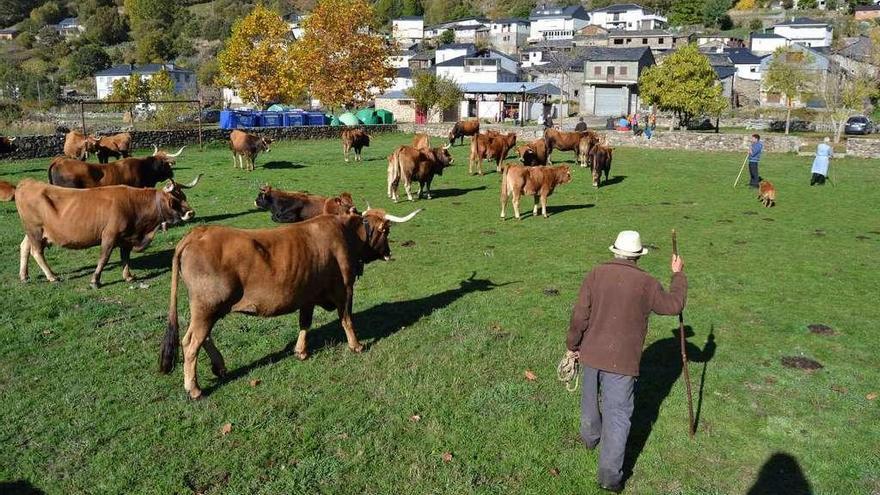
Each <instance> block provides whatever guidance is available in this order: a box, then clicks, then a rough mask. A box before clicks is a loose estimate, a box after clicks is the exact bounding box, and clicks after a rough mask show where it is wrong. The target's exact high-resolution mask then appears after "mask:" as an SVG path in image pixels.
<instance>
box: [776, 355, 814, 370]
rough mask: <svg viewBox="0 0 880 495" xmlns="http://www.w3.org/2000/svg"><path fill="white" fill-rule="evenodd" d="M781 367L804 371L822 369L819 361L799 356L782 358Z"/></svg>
mask: <svg viewBox="0 0 880 495" xmlns="http://www.w3.org/2000/svg"><path fill="white" fill-rule="evenodd" d="M782 365H783V366H785V367H786V368H794V369H798V370H804V371H816V370H819V369H822V368H823V367H824V366H822V364H821V363H820V362H819V361H815V360H813V359H810V358H805V357H801V356H784V357H783V358H782Z"/></svg>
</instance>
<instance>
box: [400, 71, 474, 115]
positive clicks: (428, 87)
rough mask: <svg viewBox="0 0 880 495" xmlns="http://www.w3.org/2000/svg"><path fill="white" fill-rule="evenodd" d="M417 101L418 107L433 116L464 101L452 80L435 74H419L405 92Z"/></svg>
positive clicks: (459, 89)
mask: <svg viewBox="0 0 880 495" xmlns="http://www.w3.org/2000/svg"><path fill="white" fill-rule="evenodd" d="M405 92H406V94H407V96H409V97H410V98H412V99H413V100H414V101H415V104H416V107H417V108H418V109H419V110H423V111H425V112H426V113H427V114H428V117H429V120H430V118H431V116H433V115H436V114H439V113H440V112H442V111H443V110H446V109H448V108H451V107H453V106H455V105H457V104H458V102H460V101H461V99H462V92H461V88H459V87H458V84H456V83H455V81H453V80H451V79H447V78H445V77H440V76H437V75H436V74H434V73H433V72H418V73H417V74H416V75H415V78H414V79H413V85H412V87H410V88H407V90H406V91H405Z"/></svg>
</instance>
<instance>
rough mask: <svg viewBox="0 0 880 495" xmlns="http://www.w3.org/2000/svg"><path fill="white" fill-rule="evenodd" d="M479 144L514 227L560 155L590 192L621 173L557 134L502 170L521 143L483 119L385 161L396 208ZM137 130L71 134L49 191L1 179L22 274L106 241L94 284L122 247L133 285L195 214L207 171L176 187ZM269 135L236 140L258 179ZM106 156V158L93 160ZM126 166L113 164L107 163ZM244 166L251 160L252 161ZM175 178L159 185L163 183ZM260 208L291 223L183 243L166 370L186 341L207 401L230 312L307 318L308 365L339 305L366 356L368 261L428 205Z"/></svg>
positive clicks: (193, 386) (541, 193)
mask: <svg viewBox="0 0 880 495" xmlns="http://www.w3.org/2000/svg"><path fill="white" fill-rule="evenodd" d="M463 136H471V149H470V156H469V167H468V168H469V170H468V172H469V174H470V173H475V172H476V173H479V174H481V175H482V173H483V171H482V161H483V160H485V159H491V160H494V161H495V165H496V170H498V171H499V172H501V174H502V178H501V217H502V218H504V216H505V208H506V204H507V202H508V199H509V198H512V199H513V209H514V214H515V216H516V218H520V214H519V201H520V197H521V196H522V195H524V194H525V195H531V196H533V197H534V199H535V207H534V210H533V212H534V215H536V216H537V213H538V204H540V206H541V209H542V214H543V215H544V216H545V217H546V216H547V197H548V196H549V195H550V194H552V193H553V190H554V189H555V188H556V187H557V186H559V185H561V184H566V183H568V182H570V181H571V170H570V168H569V167H568V166H564V165H563V166H553V165H552V163H551V161H550V154H551V153H552V152H553V151H554V150H558V151H574V152H575V153H576V157H577V160H578V162H579V163H580V165H581V166H584V167H587V166H589V167H591V168H592V169H593V184H594V185H595V186H598V184H599V177H600V174H601V173H602V172H604V173H605V177H606V180H607V177H608V171H609V169H610V166H611V156H612V152H611V149H610V148H608V147H607V146H605V145H604V144H602V143H601V142H600V140H599V138H598V136H597V135H596V134H595V133H593V132H590V131H586V132H573V133H572V132H560V131H558V130H555V129H549V130H548V131H547V132H545V135H544V138H542V139H538V140H536V141H534V142H532V143H528V144H526V145H525V146H520V147H519V148H516V151H517V154H518V155H519V159H520V161H521V162H522V164H509V163H508V164H505V163H504V160H505V159H506V158H507V155H508V153H509V152H510V151H511V150H513V149H514V148H515V147H516V135H515V134H514V133H508V134H501V133H498V132H494V131H487V132H485V133H480V129H479V122H477V121H464V122H459V123H457V124H456V125H455V127H454V128H453V130H452V131H451V132H450V134H449V143H448V144H446V145H445V146H439V147H431V144H430V140H429V138H428V136H427V135H424V134H419V135H416V137H415V138H414V140H413V142H412V144H411V145H408V146H399V147H397V148H396V149H395V150H394V151H393V152H392V153H391V154H390V155H389V157H388V196H389V197H390V198H391V199H393V200H394V201H395V202H396V201H397V200H398V196H397V188H398V185H399V183H400V181H403V185H404V189H405V191H406V194H407V198H408V199H409V200H412V199H413V195H412V191H411V185H412V183H413V182H418V184H419V191H418V193H417V195H418V197H420V198H421V197H422V196H423V195H424V196H425V197H427V198H430V197H431V183H432V181H433V179H434V177H435V176H437V175H442V174H443V169H444V168H446V167H448V166H450V165H451V164H452V163H453V158H452V155H451V154H450V152H449V148H450V147H451V146H452V145H453V143H454V141H455V140H456V139H458V140H460V141H461V140H463ZM342 141H343V154H344V158H345V160H346V161H348V157H349V153H350V151H352V150H353V151H354V156H355V160H358V161H360V160H361V152H362V150H363V148H364V147H366V146H369V144H370V136H369V135H368V134H367V133H366V131H364V130H363V129H346V130H344V131H343V133H342ZM131 143H132V139H131V135H130V134H128V133H122V134H117V135H113V136H103V137H95V136H88V135H85V134H82V133H80V132H77V131H70V132H69V133H68V134H67V136H66V140H65V144H64V156H59V157H57V158H55V159H53V160H52V161H51V163H50V165H49V168H48V171H47V176H48V183H44V182H40V181H36V180H32V179H24V180H22V181H21V182H19V183H18V184H17V185H13V184H10V183H8V182H4V181H0V200H2V201H13V200H14V201H15V206H16V209H17V210H18V214H19V217H20V218H21V223H22V227H23V229H24V234H25V235H24V238H23V240H22V242H21V246H20V265H19V277H20V279H21V280H22V281H23V282H26V281H27V280H28V262H29V259H30V257H33V258H34V260H35V261H36V262H37V265H38V266H39V267H40V269H41V270H42V271H43V274H44V275H45V276H46V278H47V279H48V280H49V281H51V282H55V281H57V280H58V277H57V276H56V275H55V273H54V272H53V271H52V270H51V268H50V267H49V265H48V264H47V263H46V259H45V257H44V255H43V253H44V250H45V248H46V247H47V246H48V245H51V244H54V245H58V246H61V247H65V248H69V249H84V248H89V247H93V246H100V247H101V250H100V256H99V259H98V264H97V266H96V268H95V271H94V274H93V275H92V278H91V285H92V286H93V287H95V288H97V287H100V284H101V272H102V271H103V269H104V266H105V265H106V263H107V261H108V259H109V257H110V255H111V253H112V251H113V249H115V248H117V247H118V248H119V252H120V258H121V261H122V268H123V270H122V276H123V278H124V279H125V280H126V281H132V280H134V276H133V275H132V273H131V269H130V267H129V258H130V255H131V251H132V250H134V251H136V252H140V251H143V250H144V249H146V248H147V246H148V245H149V244H150V242H151V241H152V239H153V238H154V237H155V235H156V233H157V232H158V231H159V230H160V229H162V230H164V229H166V228H167V226H169V225H174V224H177V223H181V222H185V221H188V220H191V219H192V218H194V216H195V211H194V209H193V208H192V207H191V206H190V205H189V203H188V201H187V197H186V194H185V190H186V189H189V188H192V187H195V186H196V185H197V184H198V182H199V180H200V178H201V174H199V175H198V176H196V177H195V178H194V179H193V180H192V181H191V182H190V183H188V184H180V183H178V182H176V181H175V180H174V165H175V163H176V159H177V158H178V157H179V156H180V155H181V153H182V152H183V150H184V148H181V149H180V150H178V151H177V152H176V153H168V152H165V151H162V150H160V149H159V148H158V147H156V146H154V147H153V153H152V154H151V155H150V156H146V157H132V156H131ZM271 143H272V140H271V139H269V138H265V137H260V136H255V135H251V134H247V133H245V132H243V131H233V132H232V133H231V135H230V149H231V151H232V156H233V165H234V166H236V167H241V168H247V169H249V170H253V168H254V163H255V161H256V158H257V156H258V154H259V153H261V152H268V151H269V148H270V145H271ZM13 144H14V138H9V139H7V138H0V145H2V146H10V147H11V146H12V145H13ZM90 154H95V155H96V156H97V158H98V161H99V163H97V164H96V163H89V162H88V161H86V160H88V157H89V156H90ZM110 157H113V158H116V160H115V161H112V162H110V161H109V158H110ZM245 160H246V163H245ZM160 183H164V184H163V185H162V187H160V188H158V189H157V188H156V186H157V184H160ZM254 203H255V205H256V207H257V208H259V209H262V210H267V211H269V212H270V213H271V218H272V220H273V221H275V222H278V223H284V224H286V225H283V226H280V227H276V228H267V229H247V230H246V229H236V228H231V227H225V226H219V225H211V226H202V227H197V228H195V229H193V230H191V231H190V232H189V233H187V234H186V235H185V236H184V237H183V239H182V240H181V241H180V242H179V243H178V245H177V248H176V249H175V252H174V255H173V258H172V267H171V299H170V305H169V312H168V328H167V332H166V335H165V338H164V340H163V342H162V345H161V351H160V369H161V370H162V371H163V372H166V373H167V372H170V371H171V370H172V369H173V366H174V364H175V361H176V354H177V348H178V346H180V345H182V347H183V354H184V357H183V362H184V388H185V389H186V390H187V392H188V393H189V395H190V397H192V398H198V397H200V396H201V390H200V388H199V386H198V382H197V378H196V361H197V359H196V357H197V354H198V352H199V349H201V348H202V347H204V349H205V351H206V352H207V354H208V357H209V358H210V361H211V369H212V371H213V373H214V374H215V375H217V376H222V375H223V374H224V373H225V372H226V368H225V364H224V362H223V357H222V355H221V354H220V352H219V350H218V349H217V347H216V346H215V344H214V343H213V340H212V339H211V330H212V328H213V326H214V325H215V324H216V322H217V321H219V320H220V319H221V318H222V317H223V316H225V315H226V314H228V313H230V312H239V313H244V314H251V315H259V316H277V315H282V314H288V313H292V312H294V311H299V324H300V332H299V336H298V339H297V343H296V348H295V352H296V355H297V356H298V357H299V358H300V359H305V358H306V357H307V356H308V351H307V345H306V331H307V330H308V329H309V327H310V326H311V323H312V314H313V312H314V308H315V306H320V307H322V308H324V309H327V310H331V309H336V310H337V312H338V314H339V318H340V321H341V323H342V326H343V329H344V330H345V334H346V337H347V340H348V346H349V348H350V349H351V350H352V351H354V352H360V351H361V350H362V349H363V346H361V344H360V343H359V342H358V339H357V336H356V333H355V329H354V325H353V323H352V321H351V312H352V298H353V293H354V283H355V280H356V279H357V277H359V276H360V275H361V274H362V272H363V267H364V265H365V264H366V263H370V262H372V261H375V260H378V259H385V260H387V259H389V258H390V256H391V251H390V247H389V244H388V235H389V232H390V226H391V224H392V223H403V222H407V221H409V220H411V219H412V218H413V217H415V215H416V214H418V212H419V211H421V210H416V211H413V212H412V213H410V214H409V215H407V216H405V217H397V216H394V215H391V214H389V213H386V212H385V211H383V210H378V209H371V208H370V207H369V206H367V209H366V210H365V211H364V212H359V211H358V210H357V208H356V207H355V204H354V200H353V199H352V197H351V195H350V194H348V193H341V194H340V195H339V196H336V197H324V196H318V195H313V194H308V193H304V192H285V191H279V190H276V189H273V188H271V187H269V186H264V187H262V188H261V189H260V191H259V193H258V195H257V197H256V199H255V201H254ZM181 279H182V281H183V283H184V284H185V285H186V287H187V289H188V294H189V306H190V315H191V317H190V323H189V327H188V329H187V331H186V333H185V335H184V336H183V339H182V340H180V339H179V335H178V334H179V331H178V317H177V290H178V285H179V282H180V280H181Z"/></svg>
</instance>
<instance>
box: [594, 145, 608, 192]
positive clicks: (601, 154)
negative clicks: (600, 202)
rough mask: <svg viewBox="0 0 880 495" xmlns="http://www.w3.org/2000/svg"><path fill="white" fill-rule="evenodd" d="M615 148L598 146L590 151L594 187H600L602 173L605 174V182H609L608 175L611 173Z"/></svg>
mask: <svg viewBox="0 0 880 495" xmlns="http://www.w3.org/2000/svg"><path fill="white" fill-rule="evenodd" d="M613 151H614V149H613V148H609V147H608V146H605V145H601V144H597V145H595V146H593V148H592V149H591V150H590V160H589V161H590V167H591V168H592V173H593V187H599V182H600V181H601V179H602V173H603V172H604V173H605V182H606V183H607V182H608V174H610V173H611V158H612V155H613Z"/></svg>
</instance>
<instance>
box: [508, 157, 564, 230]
mask: <svg viewBox="0 0 880 495" xmlns="http://www.w3.org/2000/svg"><path fill="white" fill-rule="evenodd" d="M569 182H571V169H569V168H568V165H559V166H556V167H526V166H523V165H505V166H504V175H502V178H501V219H502V220H503V219H505V218H506V216H507V215H506V214H505V208H506V207H507V199H508V197H510V196H513V216H514V217H516V219H517V220H520V216H519V199H520V197H521V196H522V195H523V194H528V195H531V196H534V198H535V206H534V208H533V209H532V215H533V216H538V200H539V199H540V202H541V214H542V215H543V216H544V218H547V196H550V195H551V194H553V190H554V189H556V186H559V185H562V184H568V183H569Z"/></svg>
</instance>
